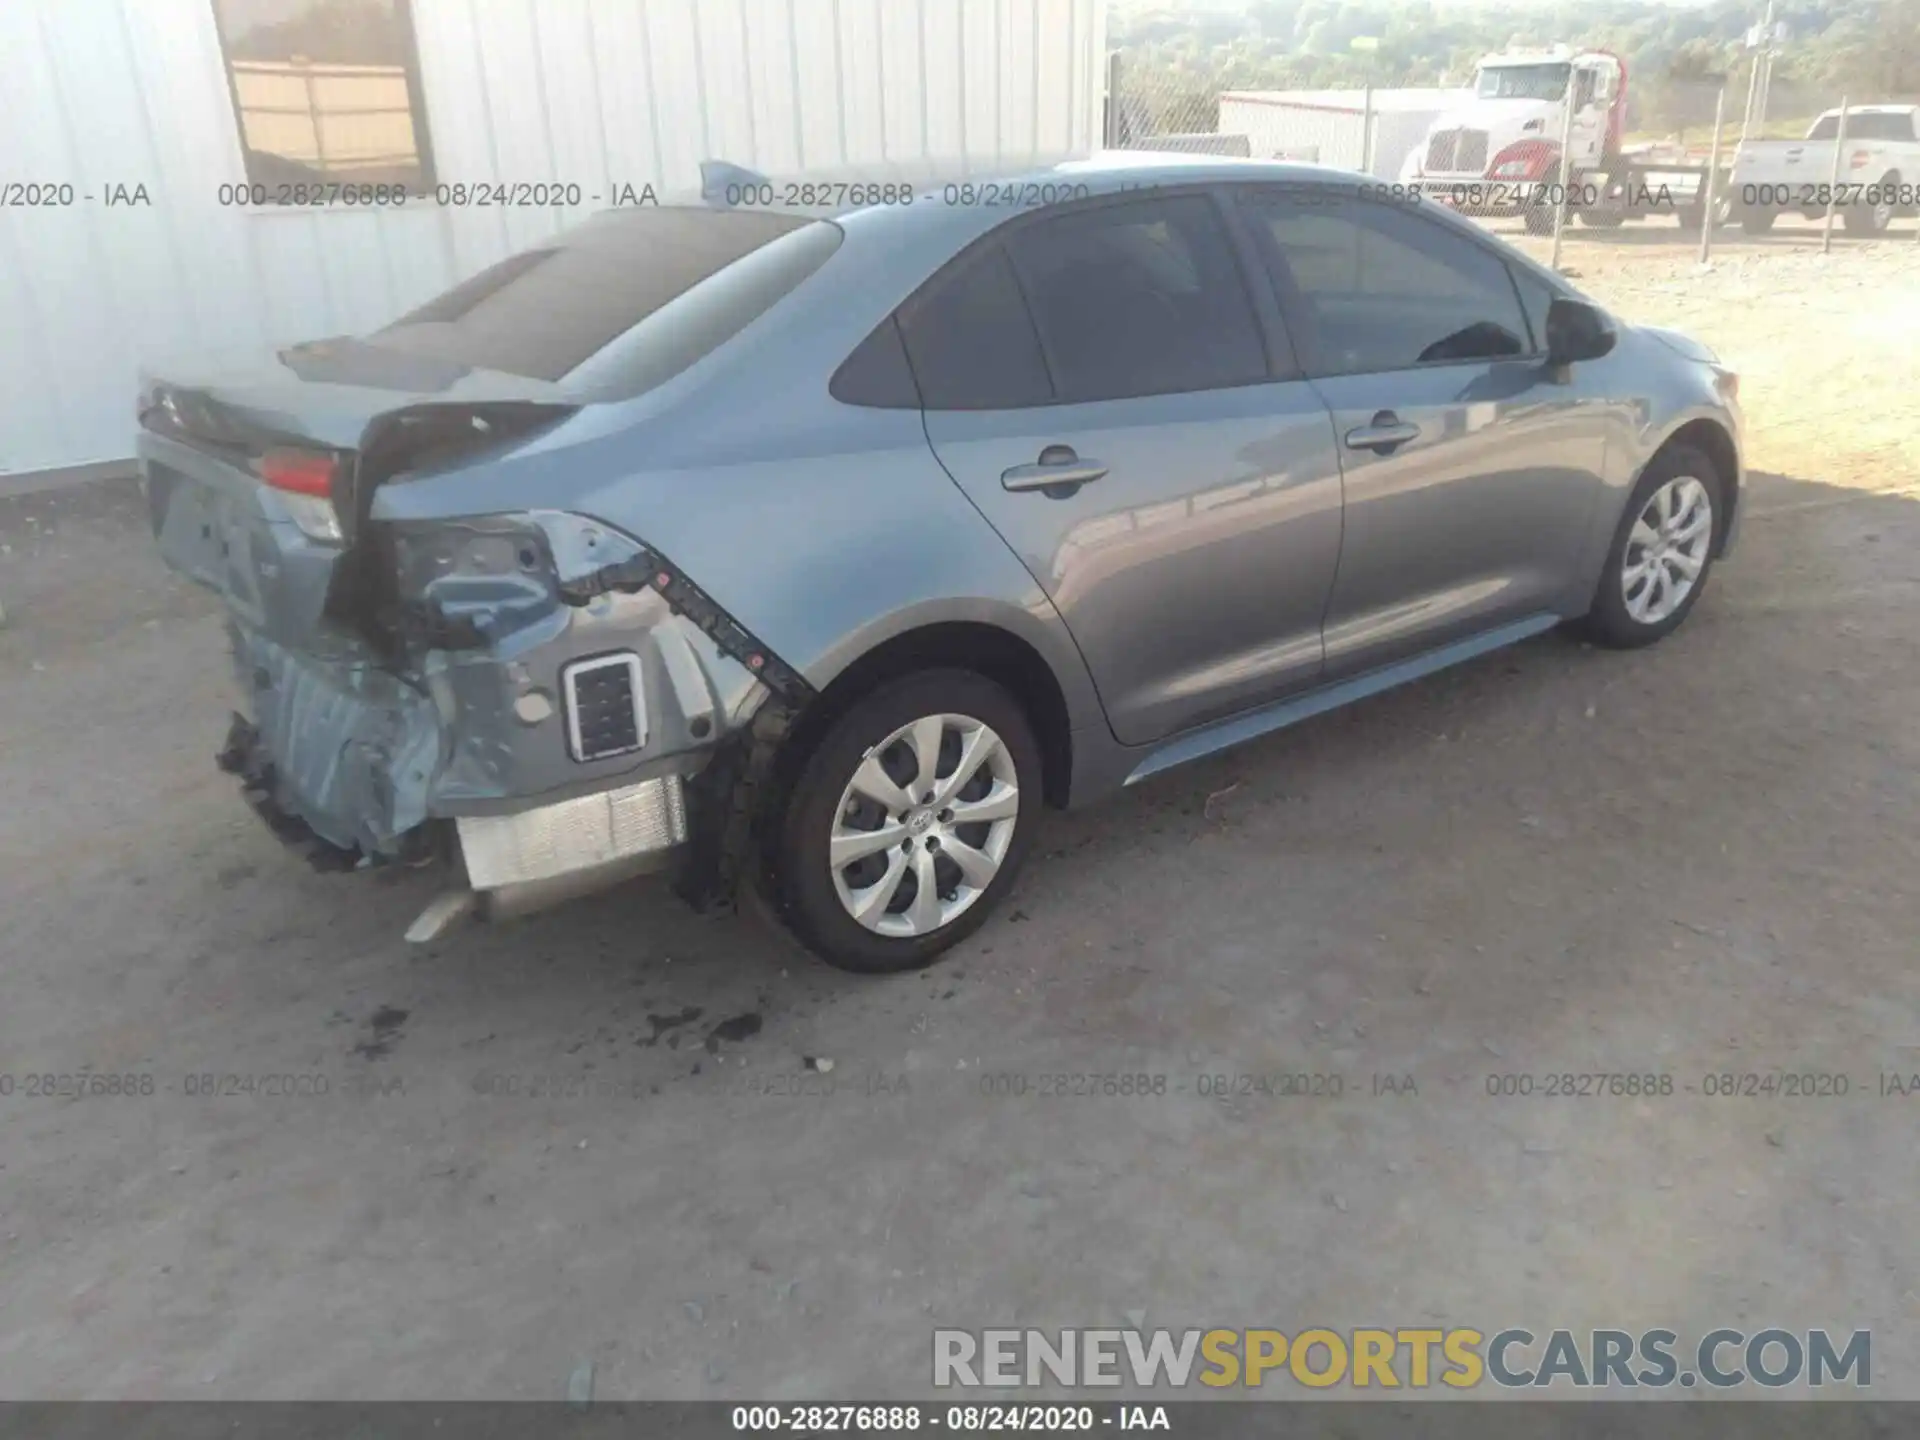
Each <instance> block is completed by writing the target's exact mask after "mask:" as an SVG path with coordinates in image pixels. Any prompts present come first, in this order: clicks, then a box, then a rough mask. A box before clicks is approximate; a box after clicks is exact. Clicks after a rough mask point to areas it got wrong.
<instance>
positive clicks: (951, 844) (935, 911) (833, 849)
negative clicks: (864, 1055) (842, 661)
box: [772, 670, 1041, 974]
mask: <svg viewBox="0 0 1920 1440" xmlns="http://www.w3.org/2000/svg"><path fill="white" fill-rule="evenodd" d="M1040 796H1041V775H1040V747H1039V744H1038V742H1037V741H1036V740H1035V739H1034V735H1033V728H1032V726H1031V725H1030V724H1029V723H1028V721H1027V716H1026V712H1025V711H1024V710H1023V709H1022V708H1021V706H1020V704H1019V702H1018V701H1017V700H1015V699H1014V698H1013V696H1012V695H1010V694H1008V693H1007V691H1006V690H1004V689H1002V688H1001V687H1000V686H999V685H997V684H995V683H994V682H993V681H991V680H988V679H987V678H986V677H985V676H982V675H978V674H975V673H973V672H972V671H966V670H927V671H922V672H920V673H918V674H915V675H910V676H907V677H905V678H903V679H900V680H895V681H893V682H891V683H890V684H887V685H884V686H882V687H881V688H880V689H878V690H876V691H874V692H873V693H872V694H871V695H868V696H866V697H865V698H864V699H862V700H860V701H858V702H857V703H856V704H854V706H853V707H852V708H851V709H849V710H848V711H847V712H846V713H845V714H844V715H842V716H840V718H839V719H838V720H836V721H834V723H833V724H832V725H831V726H830V727H828V729H827V731H826V733H825V734H824V735H822V736H821V737H820V740H819V742H818V743H817V744H816V745H815V746H814V748H813V751H812V753H811V754H810V755H809V756H808V757H807V759H806V761H805V763H804V764H803V765H802V766H801V767H800V771H799V774H798V776H797V777H796V779H795V781H794V784H793V788H792V790H791V792H790V793H789V794H788V797H787V801H786V806H785V813H784V815H783V816H782V818H781V823H780V825H779V829H778V833H777V837H776V839H775V842H774V843H775V854H774V856H773V857H772V858H773V864H774V878H775V883H776V886H777V892H778V896H779V901H780V911H781V916H782V918H783V919H784V920H785V921H786V923H787V924H788V926H789V927H790V928H791V929H792V930H793V931H794V933H795V934H796V935H797V936H798V937H799V938H800V940H801V942H802V943H803V944H805V945H806V946H807V948H808V949H810V950H812V951H813V952H814V953H815V954H816V955H818V956H820V958H821V959H823V960H825V961H826V962H827V963H828V964H830V965H834V966H838V967H839V968H840V969H843V970H855V971H861V972H865V973H869V974H877V973H886V972H890V971H896V970H911V969H915V968H917V967H919V966H921V965H925V964H926V963H927V962H928V961H930V960H932V959H933V958H934V957H935V956H937V955H939V954H940V953H941V952H943V951H945V950H947V949H948V948H950V947H951V946H953V945H955V944H957V943H958V942H959V941H961V940H962V939H964V938H966V936H968V935H970V934H972V933H973V932H974V931H975V930H977V929H978V928H979V927H980V926H981V925H982V924H983V923H984V922H985V920H986V918H987V916H988V914H989V913H990V912H991V911H992V910H993V908H994V906H995V905H997V904H998V903H999V901H1000V899H1001V897H1002V896H1004V895H1005V894H1006V892H1007V890H1008V888H1009V887H1010V886H1011V885H1012V883H1013V879H1014V876H1015V875H1016V874H1017V873H1018V871H1019V869H1020V865H1021V862H1022V861H1023V860H1024V859H1025V858H1026V852H1027V848H1028V845H1029V842H1030V840H1031V837H1032V833H1033V829H1034V826H1035V824H1036V823H1037V821H1038V819H1039V814H1038V812H1039V810H1040Z"/></svg>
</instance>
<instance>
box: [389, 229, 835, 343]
mask: <svg viewBox="0 0 1920 1440" xmlns="http://www.w3.org/2000/svg"><path fill="white" fill-rule="evenodd" d="M807 229H818V230H819V231H821V232H824V233H823V234H822V235H821V236H820V237H819V242H818V243H816V244H805V243H802V244H800V245H799V246H797V247H791V248H796V249H797V250H798V251H799V252H800V254H799V255H798V256H797V257H796V261H795V264H794V265H792V266H790V267H783V268H787V269H791V270H793V271H794V272H796V273H792V274H791V275H790V277H787V278H786V284H785V285H784V286H783V287H778V286H777V287H774V288H776V289H778V290H779V293H784V292H785V290H786V289H791V288H792V286H793V285H795V284H798V283H799V282H800V280H802V279H804V278H805V277H806V276H807V275H808V274H811V273H812V272H813V270H815V269H817V268H818V267H819V264H820V262H821V260H823V259H824V258H825V254H830V253H831V252H832V250H833V248H834V247H835V246H836V245H837V244H838V242H839V235H840V232H839V229H838V227H837V226H833V225H830V224H827V223H825V222H822V221H819V220H813V219H809V218H807V217H804V216H793V215H784V214H778V213H774V212H771V211H752V210H708V209H703V208H698V207H684V208H683V207H665V206H662V207H654V206H648V207H635V208H633V209H628V210H621V211H618V212H610V213H607V214H603V215H598V216H595V217H594V218H593V219H592V220H589V221H588V222H587V223H586V224H584V225H582V226H580V227H579V228H578V229H576V230H573V231H570V232H568V233H566V234H564V235H560V236H556V237H555V238H554V240H553V241H552V242H550V243H549V244H547V245H544V246H541V247H539V248H537V249H533V250H528V251H525V252H523V253H521V254H518V255H514V256H510V257H509V258H507V259H505V260H502V261H501V262H500V263H499V264H497V265H494V266H492V267H490V268H488V269H486V270H482V271H481V272H480V273H479V274H478V275H475V276H473V277H472V278H471V279H469V280H465V281H463V282H461V283H460V284H458V285H456V286H454V287H453V289H451V290H449V291H447V292H446V293H445V294H444V295H441V296H439V297H438V298H437V299H434V300H430V301H428V302H427V303H426V304H425V305H422V306H421V307H420V308H419V309H418V310H415V311H413V312H412V313H410V314H407V315H403V316H402V317H401V318H400V319H398V320H396V321H394V323H393V324H391V325H389V326H387V327H386V328H385V329H384V330H381V331H378V332H376V333H375V334H374V335H373V336H372V337H371V339H372V342H373V343H374V344H375V345H377V346H379V347H380V348H382V349H386V350H398V351H403V352H405V353H407V354H410V355H418V356H422V357H425V358H431V359H435V360H443V361H447V362H450V363H452V364H455V365H461V366H467V367H471V368H474V369H482V370H498V371H503V372H505V373H506V374H509V375H524V376H526V377H528V378H530V379H534V380H548V381H553V380H559V379H560V378H561V377H563V376H565V375H566V374H568V373H569V372H570V371H573V370H575V369H577V368H578V367H579V366H580V365H582V364H583V363H584V362H586V361H587V360H588V359H590V358H591V357H592V356H594V355H595V354H597V353H598V352H599V351H601V350H602V349H604V348H605V347H606V346H607V345H608V344H610V343H611V342H612V341H613V340H615V339H617V338H618V337H619V336H621V335H623V334H625V333H626V332H627V331H628V330H630V329H632V328H633V327H634V326H635V325H637V324H639V323H640V322H641V321H642V320H645V319H646V318H647V317H648V316H649V315H652V314H653V313H654V312H655V311H657V310H659V309H661V308H662V307H664V306H666V305H668V304H670V303H671V302H672V301H674V300H676V299H678V298H679V297H680V296H682V295H684V294H686V293H687V292H688V291H689V290H692V289H693V288H694V287H695V286H697V285H699V284H701V283H702V282H703V281H706V280H709V279H711V278H712V277H713V276H715V275H717V274H719V273H720V272H721V271H722V270H725V269H726V268H727V267H728V266H730V265H733V264H734V263H735V262H737V261H739V260H742V259H744V258H745V257H747V256H749V255H751V254H753V253H754V252H755V251H757V250H760V249H761V248H762V247H764V246H767V245H770V244H772V243H773V242H775V241H777V240H780V239H781V238H782V237H784V236H788V235H791V234H793V233H794V232H796V231H800V230H807ZM808 238H809V239H811V238H813V237H811V236H810V237H808ZM822 251H824V252H825V254H822V253H820V252H822ZM767 288H768V287H766V286H764V285H763V286H761V287H759V293H758V294H757V296H756V298H757V299H760V300H761V301H763V302H764V303H763V305H762V308H765V305H770V304H771V303H772V302H773V301H774V300H776V299H778V298H779V294H768V293H767ZM735 318H736V319H738V323H739V324H745V323H746V320H749V319H751V318H753V317H752V316H747V317H744V318H740V317H735Z"/></svg>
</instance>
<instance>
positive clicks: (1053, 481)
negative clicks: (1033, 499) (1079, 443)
mask: <svg viewBox="0 0 1920 1440" xmlns="http://www.w3.org/2000/svg"><path fill="white" fill-rule="evenodd" d="M1106 473H1107V467H1106V466H1105V465H1102V464H1101V463H1100V462H1099V461H1098V460H1082V459H1081V458H1080V457H1079V456H1078V455H1076V454H1074V452H1073V447H1072V446H1071V445H1049V446H1047V448H1046V449H1044V450H1042V451H1041V452H1040V463H1039V464H1037V465H1015V466H1014V467H1013V468H1012V469H1011V470H1002V471H1001V472H1000V484H1001V485H1002V486H1003V487H1004V488H1006V489H1008V490H1012V491H1016V492H1018V491H1021V490H1051V489H1053V488H1054V487H1055V486H1056V485H1060V486H1066V485H1086V484H1090V483H1091V482H1093V481H1095V480H1098V479H1099V478H1100V477H1101V476H1102V475H1104V474H1106Z"/></svg>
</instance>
